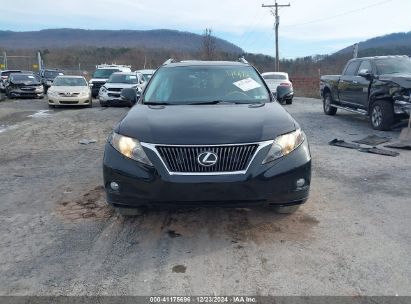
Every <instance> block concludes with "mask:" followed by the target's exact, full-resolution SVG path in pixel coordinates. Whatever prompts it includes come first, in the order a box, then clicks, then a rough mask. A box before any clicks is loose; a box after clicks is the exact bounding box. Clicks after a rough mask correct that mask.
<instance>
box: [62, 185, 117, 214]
mask: <svg viewBox="0 0 411 304" xmlns="http://www.w3.org/2000/svg"><path fill="white" fill-rule="evenodd" d="M57 214H58V215H59V216H60V217H62V218H64V219H65V220H68V221H82V220H86V219H108V218H110V217H111V216H112V215H113V214H114V210H113V209H112V208H111V207H110V206H108V205H107V203H106V201H105V197H104V188H103V187H102V186H99V187H96V188H94V189H92V190H90V191H88V192H86V193H85V194H84V195H83V196H82V197H81V198H80V199H78V200H76V201H72V202H67V201H65V202H61V203H59V205H58V207H57Z"/></svg>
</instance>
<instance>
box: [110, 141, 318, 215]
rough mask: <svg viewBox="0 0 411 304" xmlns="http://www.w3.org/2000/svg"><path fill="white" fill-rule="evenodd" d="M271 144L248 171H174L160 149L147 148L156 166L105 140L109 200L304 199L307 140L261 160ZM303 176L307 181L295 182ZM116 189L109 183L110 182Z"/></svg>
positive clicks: (257, 202)
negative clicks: (128, 155)
mask: <svg viewBox="0 0 411 304" xmlns="http://www.w3.org/2000/svg"><path fill="white" fill-rule="evenodd" d="M269 148H270V146H267V147H265V148H263V149H261V150H260V151H259V152H258V153H257V155H256V156H255V158H254V159H253V160H252V163H251V165H250V166H249V168H248V170H247V172H246V173H245V174H233V175H170V174H169V173H168V171H167V170H166V168H165V167H164V165H163V163H162V162H161V159H159V157H158V156H157V154H156V153H155V152H154V151H152V150H150V149H147V148H144V150H145V152H146V154H147V156H148V157H149V158H150V160H151V161H152V163H153V164H154V167H149V166H145V165H142V164H140V163H138V162H136V161H134V160H131V159H128V158H126V157H124V156H123V155H121V154H120V153H119V152H117V150H115V149H114V148H113V147H112V146H111V145H110V144H106V147H105V153H104V160H103V176H104V185H105V189H106V194H107V201H108V203H109V204H111V205H114V206H123V207H140V206H149V207H150V206H173V207H186V206H215V207H252V206H261V205H263V206H264V205H275V206H288V205H296V204H302V203H304V202H305V201H306V200H307V198H308V194H309V187H310V182H311V156H310V151H309V147H308V143H307V141H305V142H304V143H303V144H302V145H301V146H300V147H299V148H298V149H296V150H295V151H293V152H291V153H290V154H289V155H288V156H286V157H283V158H281V159H278V160H276V161H274V162H271V163H269V164H265V165H262V161H263V159H264V158H265V156H266V155H267V152H268V150H269ZM301 178H304V179H305V181H306V184H305V185H304V186H302V187H298V186H297V185H296V182H297V180H299V179H301ZM113 181H114V182H116V183H117V184H118V185H119V189H118V190H116V191H115V190H113V189H112V188H111V187H110V183H111V182H113Z"/></svg>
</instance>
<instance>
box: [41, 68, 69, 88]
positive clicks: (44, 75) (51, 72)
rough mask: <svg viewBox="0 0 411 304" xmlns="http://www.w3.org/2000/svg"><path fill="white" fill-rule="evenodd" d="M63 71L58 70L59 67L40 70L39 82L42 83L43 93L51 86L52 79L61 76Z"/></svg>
mask: <svg viewBox="0 0 411 304" xmlns="http://www.w3.org/2000/svg"><path fill="white" fill-rule="evenodd" d="M63 75H64V71H62V70H59V69H44V70H41V71H40V78H41V83H42V84H43V87H44V93H47V90H48V89H49V88H50V87H51V85H52V84H53V81H54V79H55V78H56V77H57V76H63Z"/></svg>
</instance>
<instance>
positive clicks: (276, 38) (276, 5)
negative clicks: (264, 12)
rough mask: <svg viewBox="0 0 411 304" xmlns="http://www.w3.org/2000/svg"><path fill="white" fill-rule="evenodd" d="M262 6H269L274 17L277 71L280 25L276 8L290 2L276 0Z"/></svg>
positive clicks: (287, 5)
mask: <svg viewBox="0 0 411 304" xmlns="http://www.w3.org/2000/svg"><path fill="white" fill-rule="evenodd" d="M262 6H263V7H269V8H271V13H272V14H273V15H274V17H275V23H274V25H275V70H276V71H277V72H278V71H279V70H280V58H279V57H280V54H279V53H280V52H279V45H278V28H279V27H280V16H279V15H278V9H279V8H282V7H290V6H291V5H290V4H278V3H277V0H275V3H274V4H272V5H267V4H263V5H262Z"/></svg>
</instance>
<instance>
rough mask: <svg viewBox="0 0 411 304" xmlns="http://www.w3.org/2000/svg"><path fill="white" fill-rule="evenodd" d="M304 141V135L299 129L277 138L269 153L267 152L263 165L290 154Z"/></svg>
mask: <svg viewBox="0 0 411 304" xmlns="http://www.w3.org/2000/svg"><path fill="white" fill-rule="evenodd" d="M304 139H305V138H304V133H303V131H301V129H297V130H295V131H293V132H291V133H287V134H284V135H281V136H278V137H277V138H276V139H275V140H274V143H273V145H272V146H271V149H270V151H268V154H267V157H266V158H265V159H264V161H263V164H266V163H269V162H272V161H274V160H276V159H278V158H281V157H283V156H286V155H287V154H290V153H291V152H292V151H294V150H295V149H297V148H298V147H299V146H300V145H301V144H302V143H303V142H304Z"/></svg>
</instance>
